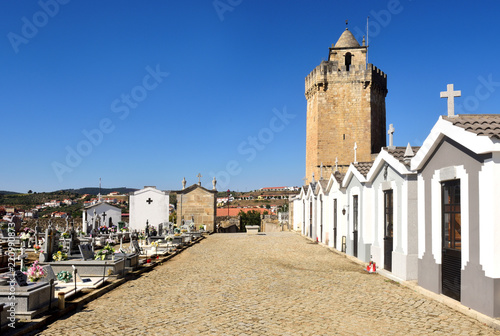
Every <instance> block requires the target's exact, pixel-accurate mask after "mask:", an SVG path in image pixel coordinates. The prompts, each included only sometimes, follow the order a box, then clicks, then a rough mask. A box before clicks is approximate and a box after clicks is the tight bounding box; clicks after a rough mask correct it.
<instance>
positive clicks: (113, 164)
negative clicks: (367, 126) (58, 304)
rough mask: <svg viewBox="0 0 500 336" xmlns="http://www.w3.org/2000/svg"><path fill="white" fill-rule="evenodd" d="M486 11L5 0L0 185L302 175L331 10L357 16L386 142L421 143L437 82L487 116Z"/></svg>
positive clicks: (455, 5) (291, 179) (494, 106)
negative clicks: (374, 73)
mask: <svg viewBox="0 0 500 336" xmlns="http://www.w3.org/2000/svg"><path fill="white" fill-rule="evenodd" d="M214 3H215V5H217V8H215V6H214ZM55 4H57V5H55ZM44 8H45V9H44ZM499 13H500V3H499V2H498V1H493V0H491V1H481V2H480V3H479V2H472V1H453V2H451V1H415V0H414V1H410V0H400V1H392V0H391V1H356V2H346V1H345V2H338V1H332V0H329V1H319V0H318V1H285V0H279V1H274V0H273V1H269V0H268V1H262V0H252V1H250V0H243V1H241V0H218V1H216V2H214V1H211V0H205V1H196V0H195V1H154V0H152V1H112V0H110V1H77V0H72V1H68V0H64V1H63V0H59V1H58V2H57V1H56V0H42V1H40V2H36V1H8V2H7V1H5V2H3V3H2V4H1V11H0V36H1V38H0V49H1V52H0V68H1V70H0V73H1V75H0V111H1V117H2V118H1V120H2V140H3V141H2V145H3V146H2V147H3V151H2V153H3V159H2V164H1V170H0V172H1V176H2V179H1V183H0V190H12V191H19V192H26V191H27V190H29V189H31V190H33V191H38V192H41V191H52V190H58V189H62V188H80V187H87V186H97V185H98V181H99V178H102V185H103V187H109V188H111V187H121V186H126V187H132V188H142V187H143V186H145V185H155V186H157V187H158V188H160V189H179V188H181V180H182V178H183V177H186V179H187V182H188V185H191V184H193V183H196V182H197V178H196V175H197V174H198V173H201V174H202V175H203V178H202V183H203V185H204V186H207V187H210V188H211V180H212V178H213V176H214V175H216V176H218V179H219V185H218V188H219V190H226V189H228V188H230V189H231V190H241V191H243V190H250V189H256V188H261V187H269V186H282V185H301V183H302V180H301V179H302V178H303V176H304V172H305V136H306V134H305V127H306V120H305V115H306V100H305V97H304V78H305V76H306V75H307V74H308V73H309V72H310V71H311V70H312V69H314V67H316V66H317V65H318V64H319V63H320V62H321V60H323V59H325V58H326V57H327V55H328V48H329V46H330V45H331V44H332V43H335V42H336V41H337V39H338V38H339V36H340V35H341V33H342V32H343V30H344V29H345V20H346V19H349V27H350V30H351V31H352V32H353V33H354V34H355V35H357V36H358V37H359V40H361V35H362V33H361V32H364V31H365V30H366V17H367V16H368V15H369V16H370V22H371V26H370V40H369V44H370V48H369V61H370V63H373V64H374V65H376V66H377V67H379V68H380V69H382V70H383V71H384V72H385V73H387V75H388V89H389V93H388V95H387V100H386V104H387V123H388V124H389V123H393V124H394V127H395V128H396V132H395V135H394V137H395V144H396V145H399V146H405V145H406V144H407V143H408V142H410V143H411V144H412V145H420V144H421V143H422V142H423V141H424V140H425V138H426V137H427V135H428V133H429V131H430V129H431V128H432V126H433V125H434V123H435V122H436V121H437V119H438V117H439V115H442V114H445V113H446V101H445V99H440V98H439V92H440V91H444V90H445V89H446V84H448V83H453V84H455V89H458V90H461V91H462V97H461V98H458V99H457V100H456V105H458V109H460V108H462V110H463V111H464V112H467V113H499V112H500V83H499V82H500V71H499V70H500V65H499V60H498V56H499V55H500V50H499V49H500V43H498V42H499V38H500V35H499V32H500V21H499V20H498V14H499ZM464 103H467V105H466V106H463V107H460V105H463V104H464ZM278 116H279V117H278ZM292 116H293V118H292ZM85 133H87V135H85ZM89 138H90V140H89ZM252 139H257V140H256V142H255V141H253V140H252ZM69 153H73V154H69ZM75 153H76V155H75ZM228 177H229V179H228Z"/></svg>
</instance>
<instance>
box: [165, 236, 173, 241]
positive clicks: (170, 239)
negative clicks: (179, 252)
mask: <svg viewBox="0 0 500 336" xmlns="http://www.w3.org/2000/svg"><path fill="white" fill-rule="evenodd" d="M165 240H166V241H172V240H173V238H172V237H171V236H168V237H167V238H165Z"/></svg>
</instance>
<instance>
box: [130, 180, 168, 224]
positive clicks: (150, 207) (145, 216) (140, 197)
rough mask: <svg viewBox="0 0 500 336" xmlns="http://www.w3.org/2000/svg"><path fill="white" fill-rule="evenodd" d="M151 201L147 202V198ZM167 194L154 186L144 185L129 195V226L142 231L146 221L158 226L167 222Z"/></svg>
mask: <svg viewBox="0 0 500 336" xmlns="http://www.w3.org/2000/svg"><path fill="white" fill-rule="evenodd" d="M148 199H151V200H152V202H151V203H148V202H147V200H148ZM169 200H170V197H169V194H168V193H167V192H164V191H161V190H158V189H156V188H154V187H146V188H144V189H141V190H138V191H136V192H134V193H133V194H131V195H130V228H131V229H132V230H138V231H142V230H144V229H145V228H146V221H148V222H149V225H150V226H154V227H156V228H158V224H161V223H167V222H168V210H169Z"/></svg>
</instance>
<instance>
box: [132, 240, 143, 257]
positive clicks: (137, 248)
mask: <svg viewBox="0 0 500 336" xmlns="http://www.w3.org/2000/svg"><path fill="white" fill-rule="evenodd" d="M130 247H131V248H132V252H133V253H135V254H141V247H140V246H139V242H138V241H137V240H132V241H131V242H130Z"/></svg>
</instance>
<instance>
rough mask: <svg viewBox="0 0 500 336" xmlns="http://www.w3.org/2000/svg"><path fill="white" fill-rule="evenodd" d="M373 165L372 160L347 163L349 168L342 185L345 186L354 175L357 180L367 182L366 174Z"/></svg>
mask: <svg viewBox="0 0 500 336" xmlns="http://www.w3.org/2000/svg"><path fill="white" fill-rule="evenodd" d="M372 166H373V162H358V163H351V164H350V165H349V169H348V170H347V173H346V174H345V176H344V179H343V180H342V187H344V188H345V187H347V185H348V184H349V182H350V181H351V179H352V178H353V177H354V176H356V178H357V179H358V181H359V182H361V183H363V182H367V179H366V175H367V174H368V172H369V171H370V168H371V167H372Z"/></svg>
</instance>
